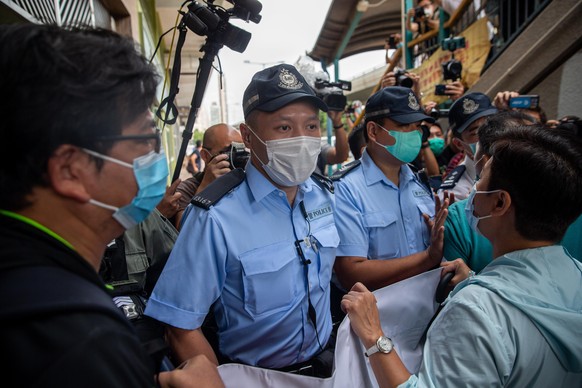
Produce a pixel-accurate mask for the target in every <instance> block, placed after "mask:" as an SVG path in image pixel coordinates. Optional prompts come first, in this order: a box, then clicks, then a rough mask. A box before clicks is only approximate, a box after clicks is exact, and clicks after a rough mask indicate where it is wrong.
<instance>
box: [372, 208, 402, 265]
mask: <svg viewBox="0 0 582 388" xmlns="http://www.w3.org/2000/svg"><path fill="white" fill-rule="evenodd" d="M364 226H365V227H366V228H367V229H368V233H369V236H370V244H369V248H368V255H369V257H370V258H371V259H393V258H396V257H400V244H399V241H400V240H401V237H402V236H400V230H399V227H398V217H397V216H396V214H394V213H392V212H375V213H368V214H364Z"/></svg>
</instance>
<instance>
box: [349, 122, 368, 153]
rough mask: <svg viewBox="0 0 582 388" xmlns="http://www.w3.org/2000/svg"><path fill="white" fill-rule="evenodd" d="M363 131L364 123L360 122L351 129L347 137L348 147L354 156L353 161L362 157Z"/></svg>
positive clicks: (364, 142) (364, 141) (364, 143)
mask: <svg viewBox="0 0 582 388" xmlns="http://www.w3.org/2000/svg"><path fill="white" fill-rule="evenodd" d="M364 129H365V127H364V123H363V122H360V123H359V124H358V125H356V126H355V127H354V128H353V129H352V132H350V135H349V136H348V144H349V145H350V151H351V152H352V155H354V159H360V158H361V157H362V147H364V146H365V145H366V140H365V138H364V136H365V135H364V133H365V131H364Z"/></svg>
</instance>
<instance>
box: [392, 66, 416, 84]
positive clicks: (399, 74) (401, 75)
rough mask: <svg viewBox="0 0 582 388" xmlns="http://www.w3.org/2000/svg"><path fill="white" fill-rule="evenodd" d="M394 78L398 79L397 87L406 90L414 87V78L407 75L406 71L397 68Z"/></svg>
mask: <svg viewBox="0 0 582 388" xmlns="http://www.w3.org/2000/svg"><path fill="white" fill-rule="evenodd" d="M394 77H395V78H396V85H397V86H403V87H405V88H412V85H414V81H412V78H410V77H409V76H407V75H406V71H405V70H403V69H399V68H395V69H394Z"/></svg>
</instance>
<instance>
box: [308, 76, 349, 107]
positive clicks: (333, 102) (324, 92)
mask: <svg viewBox="0 0 582 388" xmlns="http://www.w3.org/2000/svg"><path fill="white" fill-rule="evenodd" d="M314 89H315V94H317V96H318V97H319V98H321V99H322V100H323V102H325V103H326V104H327V106H328V107H329V109H330V110H334V111H343V110H344V109H345V107H346V103H347V102H348V99H347V97H346V96H344V93H343V91H344V90H348V91H349V90H352V83H351V82H349V81H342V80H338V81H337V82H329V81H327V80H324V79H321V78H316V79H315V83H314Z"/></svg>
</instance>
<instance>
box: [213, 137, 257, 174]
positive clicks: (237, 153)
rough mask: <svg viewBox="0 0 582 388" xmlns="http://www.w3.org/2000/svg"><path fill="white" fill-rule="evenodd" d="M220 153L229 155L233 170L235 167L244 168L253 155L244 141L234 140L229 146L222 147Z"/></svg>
mask: <svg viewBox="0 0 582 388" xmlns="http://www.w3.org/2000/svg"><path fill="white" fill-rule="evenodd" d="M218 153H219V154H225V155H226V156H228V159H227V160H228V162H229V163H230V169H231V170H234V169H235V168H242V169H243V170H244V168H245V167H246V165H247V162H248V160H249V158H250V157H251V153H250V152H249V151H248V150H247V148H246V147H245V145H244V143H238V142H235V141H233V142H232V143H231V144H230V145H229V146H226V147H224V148H223V149H221V150H220V151H219V152H218Z"/></svg>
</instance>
